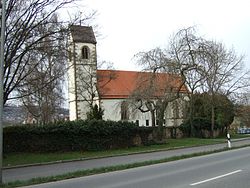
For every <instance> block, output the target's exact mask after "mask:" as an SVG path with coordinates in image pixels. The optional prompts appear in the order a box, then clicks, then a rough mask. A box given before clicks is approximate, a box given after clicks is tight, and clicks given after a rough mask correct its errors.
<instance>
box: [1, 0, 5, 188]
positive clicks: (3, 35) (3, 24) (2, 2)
mask: <svg viewBox="0 0 250 188" xmlns="http://www.w3.org/2000/svg"><path fill="white" fill-rule="evenodd" d="M5 1H6V0H1V3H0V8H1V41H0V42H1V46H0V184H2V183H3V177H2V174H3V173H2V167H3V65H4V41H5V10H6V2H5Z"/></svg>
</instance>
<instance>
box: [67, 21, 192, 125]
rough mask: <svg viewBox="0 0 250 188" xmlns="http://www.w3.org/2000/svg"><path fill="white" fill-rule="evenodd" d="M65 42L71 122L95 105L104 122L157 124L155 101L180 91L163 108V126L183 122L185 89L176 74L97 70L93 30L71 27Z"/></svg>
mask: <svg viewBox="0 0 250 188" xmlns="http://www.w3.org/2000/svg"><path fill="white" fill-rule="evenodd" d="M68 43H69V49H68V50H69V55H68V56H69V57H68V66H69V68H68V77H69V113H70V120H78V119H86V118H87V113H88V112H89V110H90V106H94V105H98V106H99V107H101V108H102V109H103V110H104V114H103V119H104V120H113V121H120V120H122V121H133V122H136V123H137V124H138V125H139V126H152V125H157V124H158V122H157V118H156V117H157V115H156V114H157V109H154V108H155V106H156V105H157V102H158V103H159V102H160V101H161V100H160V99H162V98H163V97H166V96H165V95H166V93H167V92H168V91H169V96H174V95H175V94H174V92H175V91H177V89H179V90H178V91H179V93H180V96H179V97H178V98H177V97H176V98H175V99H174V100H171V102H169V103H168V104H167V107H166V108H165V109H166V110H165V112H164V125H165V126H178V125H180V124H181V123H182V121H183V119H184V118H185V106H186V103H187V102H186V101H187V100H184V99H185V96H186V94H187V92H188V90H187V88H186V87H185V85H182V81H181V78H180V77H179V76H178V75H170V74H166V73H156V74H153V73H150V72H137V71H123V70H97V51H96V44H97V42H96V38H95V34H94V32H93V29H92V27H88V26H76V25H74V26H71V28H70V35H69V37H68ZM170 88H171V89H170Z"/></svg>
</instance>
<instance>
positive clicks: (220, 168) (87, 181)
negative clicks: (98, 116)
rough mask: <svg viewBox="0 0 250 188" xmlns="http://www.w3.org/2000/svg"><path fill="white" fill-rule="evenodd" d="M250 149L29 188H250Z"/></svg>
mask: <svg viewBox="0 0 250 188" xmlns="http://www.w3.org/2000/svg"><path fill="white" fill-rule="evenodd" d="M249 159H250V147H247V148H242V149H237V150H231V151H226V152H222V153H215V154H210V155H206V156H201V157H194V158H190V159H184V160H179V161H173V162H168V163H163V164H156V165H151V166H145V167H139V168H135V169H129V170H123V171H118V172H111V173H105V174H99V175H93V176H88V177H82V178H75V179H69V180H63V181H59V182H53V183H47V184H41V185H35V186H34V185H33V186H29V187H26V188H31V187H33V188H52V187H53V188H71V187H72V188H85V187H86V188H237V187H238V188H249V187H250V162H249Z"/></svg>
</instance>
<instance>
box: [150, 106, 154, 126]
mask: <svg viewBox="0 0 250 188" xmlns="http://www.w3.org/2000/svg"><path fill="white" fill-rule="evenodd" d="M150 113H151V120H152V127H155V110H151V111H150Z"/></svg>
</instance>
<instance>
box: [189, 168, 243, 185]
mask: <svg viewBox="0 0 250 188" xmlns="http://www.w3.org/2000/svg"><path fill="white" fill-rule="evenodd" d="M241 171H242V170H236V171H233V172H230V173H227V174H224V175H220V176H216V177H214V178H210V179H207V180H203V181H200V182H196V183H192V184H190V185H191V186H195V185H199V184H202V183H206V182H209V181H212V180H216V179H219V178H223V177H226V176H230V175H232V174H236V173H239V172H241Z"/></svg>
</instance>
